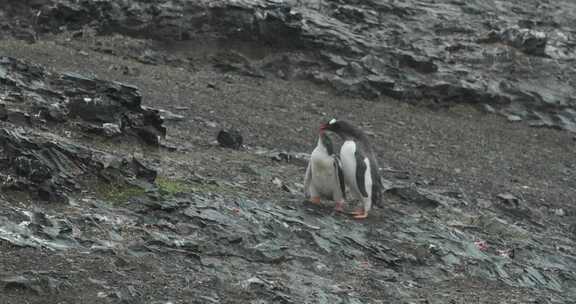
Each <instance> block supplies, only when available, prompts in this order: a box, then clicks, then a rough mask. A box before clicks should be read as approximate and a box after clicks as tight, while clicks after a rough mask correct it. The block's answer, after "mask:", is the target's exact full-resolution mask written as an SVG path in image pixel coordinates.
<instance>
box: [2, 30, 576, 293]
mask: <svg viewBox="0 0 576 304" xmlns="http://www.w3.org/2000/svg"><path fill="white" fill-rule="evenodd" d="M97 41H98V42H99V43H101V44H103V45H106V46H108V47H109V48H110V49H113V50H116V52H117V54H115V55H114V54H104V53H101V52H95V51H93V50H92V48H93V46H94V45H95V43H96V42H97ZM147 43H148V42H143V41H139V40H135V39H132V38H127V37H121V36H114V37H95V38H90V39H86V40H73V41H69V40H67V37H66V35H61V36H56V37H53V38H51V39H44V40H42V41H39V42H37V43H34V44H27V43H25V42H21V41H2V43H1V44H0V54H1V55H6V56H13V57H16V58H20V59H25V60H29V61H31V62H34V63H38V64H41V65H43V66H45V67H48V68H51V69H53V70H55V71H60V72H64V71H71V72H78V73H80V74H87V75H96V76H97V77H99V78H102V79H107V80H116V81H121V82H126V83H129V84H133V85H135V86H137V87H138V88H140V90H141V92H142V94H143V100H144V101H143V102H144V105H146V106H151V107H155V108H160V109H166V110H169V111H171V112H174V113H176V114H181V115H184V119H183V120H182V121H174V122H172V121H168V122H166V125H167V127H168V136H167V138H166V143H167V144H169V145H173V146H176V147H178V148H179V150H178V151H175V152H166V151H150V150H145V149H143V148H142V147H137V146H131V145H126V146H122V145H114V146H107V147H105V148H107V149H115V150H117V151H122V152H123V153H127V154H129V153H142V154H145V155H146V156H147V157H148V158H150V159H154V160H156V161H157V168H158V169H159V170H160V174H161V175H163V176H166V177H170V178H178V179H191V178H193V177H194V175H199V176H203V177H206V178H209V179H214V180H215V181H217V183H216V185H217V186H216V188H217V191H221V192H224V193H230V192H234V193H241V195H245V196H246V197H250V198H259V199H265V200H272V201H279V202H280V201H281V202H298V203H297V205H296V206H297V207H298V206H301V205H300V203H299V202H300V200H301V199H302V198H301V196H300V194H299V192H300V188H299V183H301V182H302V177H303V174H304V170H305V167H304V164H303V163H298V162H296V163H295V162H277V161H273V160H271V159H270V158H269V157H267V156H259V155H258V154H257V153H255V152H256V151H258V149H260V148H263V149H267V150H278V151H289V152H307V153H308V152H310V151H311V150H312V148H313V147H314V145H315V141H316V138H315V136H316V130H317V128H318V126H319V124H320V123H321V122H322V121H325V120H328V119H330V118H332V117H337V118H343V119H347V120H350V121H351V122H353V123H355V124H357V125H359V126H361V127H362V128H363V129H364V130H366V131H368V132H369V133H370V134H371V138H372V140H373V143H374V146H375V147H376V150H377V152H378V156H379V158H380V162H381V166H382V167H384V169H385V170H384V172H385V174H384V177H385V178H403V179H406V180H408V181H412V182H416V183H420V184H426V185H429V186H431V187H437V188H440V189H441V188H445V189H447V191H456V192H460V193H465V194H466V195H468V196H470V198H471V199H470V202H471V203H472V205H471V206H468V208H480V207H478V206H475V205H474V204H476V203H477V202H478V201H481V200H482V199H484V200H495V199H496V195H498V194H500V193H507V192H509V193H512V194H514V195H515V196H517V197H519V198H521V204H526V205H527V206H530V207H531V208H533V209H535V210H538V212H540V214H537V215H535V216H533V217H532V218H531V219H518V224H519V225H521V226H524V225H526V226H527V225H531V228H530V229H534V230H536V231H537V230H544V229H550V228H554V229H558V230H560V231H567V232H568V230H569V229H570V228H569V225H570V224H572V223H573V219H574V215H575V214H576V211H575V208H574V197H576V178H575V177H576V164H575V163H574V155H575V152H576V147H575V145H574V135H573V134H570V133H568V132H565V131H557V130H551V129H537V128H530V127H528V126H527V125H525V124H522V123H510V122H508V121H506V120H505V119H504V118H502V117H500V116H496V115H492V114H488V113H485V112H483V111H480V110H478V109H477V108H475V107H473V106H471V105H468V104H466V103H463V104H462V105H461V106H456V107H452V108H450V109H429V108H426V107H419V106H414V105H410V104H409V103H410V102H412V101H408V102H406V101H396V100H391V99H384V98H383V99H380V100H376V101H366V100H361V99H353V98H346V97H342V96H336V95H335V94H334V93H333V92H332V91H331V90H330V89H328V88H324V87H320V86H317V85H315V84H312V83H309V82H305V81H284V80H279V79H258V78H251V77H247V76H239V75H234V74H224V73H221V72H218V71H216V70H214V69H213V68H212V66H211V65H210V64H209V62H208V60H207V55H206V54H208V53H210V52H211V51H215V50H211V49H210V46H207V47H199V46H195V45H194V43H189V44H187V45H181V46H169V47H168V46H162V45H155V46H154V47H157V48H159V49H163V48H165V49H166V50H168V51H169V52H170V53H172V54H176V55H177V56H186V57H188V58H192V61H193V63H194V64H193V65H192V67H178V66H170V65H163V64H160V65H149V64H143V63H140V62H138V61H136V60H134V59H132V57H131V55H133V54H130V53H131V52H137V51H138V49H139V47H140V46H141V45H142V44H147ZM245 48H246V49H247V50H248V51H250V50H251V51H254V50H252V49H251V47H250V46H245ZM254 52H256V51H254ZM125 68H128V69H129V70H131V71H136V72H134V74H136V75H125V74H124V73H123V72H122V71H123V69H125ZM184 108H186V109H184ZM222 127H234V128H237V129H239V130H240V131H241V133H242V134H243V135H244V143H245V145H246V147H245V149H243V150H241V151H234V150H229V149H224V148H220V147H218V146H217V145H216V144H215V137H216V133H217V132H218V130H220V129H221V128H222ZM274 177H277V178H279V179H280V180H281V181H282V182H283V183H284V184H286V185H287V186H288V187H289V188H291V189H294V190H295V192H294V193H288V192H285V191H282V190H279V189H278V188H277V186H276V185H274V183H272V182H271V180H272V179H273V178H274ZM218 188H220V190H218ZM388 201H389V204H388V206H387V207H386V208H384V209H382V208H376V209H375V210H374V211H373V213H372V214H371V218H370V219H368V220H367V221H364V222H354V221H350V222H349V223H350V225H366V226H371V225H372V226H373V227H380V226H381V227H386V225H385V222H386V218H387V217H389V216H402V214H405V211H406V210H404V211H403V212H398V211H397V210H396V209H401V208H400V206H398V201H395V199H394V198H393V197H389V198H388ZM402 208H404V207H402ZM558 208H562V209H563V210H564V211H565V212H564V213H565V216H557V215H555V214H554V210H555V209H558ZM414 212H420V211H418V210H414ZM539 217H557V221H555V222H556V225H557V226H556V227H544V226H540V225H538V218H539ZM523 221H524V222H523ZM382 225H383V226H382ZM389 228H391V229H392V227H389ZM570 233H571V232H570ZM0 252H1V254H2V256H3V261H2V262H1V263H0V270H1V271H10V270H14V269H30V270H32V269H34V270H38V271H47V272H51V271H56V272H58V273H63V272H64V273H66V275H67V276H68V277H67V280H69V281H74V282H76V283H77V284H75V286H74V288H73V289H72V290H69V291H67V293H65V294H60V295H54V298H53V299H52V298H38V297H34V296H30V295H27V294H22V295H18V294H11V295H0V302H2V303H108V299H106V298H94V297H93V296H90V294H92V293H91V292H90V291H91V290H92V289H94V288H95V286H96V285H95V284H96V283H95V282H97V281H102V280H104V281H107V282H108V284H114V282H121V281H122V280H123V278H122V277H113V276H111V274H112V273H113V272H109V269H115V270H122V271H121V273H124V274H125V275H126V276H129V277H131V278H136V279H137V280H139V281H140V282H141V286H140V289H139V291H137V292H139V293H143V299H146V298H149V299H155V301H157V300H158V299H162V298H165V299H166V301H168V300H171V301H174V302H173V303H211V302H210V301H209V300H206V299H191V298H190V297H191V296H193V295H194V293H191V291H190V290H191V289H196V290H198V289H201V290H203V289H205V290H210V289H212V288H213V287H214V286H212V284H218V282H210V281H207V282H204V281H202V279H201V278H198V280H196V281H192V282H191V281H186V282H184V281H182V279H181V278H180V277H179V276H178V274H177V273H160V272H158V271H157V270H158V269H159V268H156V267H155V265H156V263H158V261H147V260H146V258H145V257H144V258H142V260H140V261H138V260H131V262H130V263H129V265H124V264H123V261H122V259H121V258H115V263H112V264H111V263H109V261H111V260H110V259H107V258H106V257H105V255H102V256H101V255H87V254H83V253H81V252H77V253H74V252H72V253H66V254H63V253H54V252H48V251H45V252H44V251H39V250H37V249H21V248H15V247H12V246H10V245H5V246H1V247H0ZM174 259H175V260H174V261H173V262H174V263H179V264H180V265H188V267H189V269H190V272H191V273H193V272H194V268H195V267H197V266H196V263H194V262H192V261H190V260H188V259H183V258H181V257H174ZM166 262H167V261H164V263H166ZM170 262H172V261H170ZM168 264H169V263H168ZM77 265H82V266H81V267H78V266H77ZM374 267H383V266H381V265H380V266H379V265H374ZM78 269H82V270H78ZM85 269H90V270H91V271H89V273H86V271H85ZM350 271H352V272H358V271H362V269H360V270H359V268H358V267H353V265H351V270H350ZM114 273H115V272H114ZM334 275H335V276H342V279H343V280H345V278H346V273H345V272H344V273H340V274H337V273H336V274H334ZM360 277H362V276H361V275H359V276H356V278H360ZM371 283H373V280H371V279H370V278H369V272H368V271H367V272H366V284H359V285H360V286H361V285H364V286H365V288H366V290H361V291H359V292H360V293H362V292H365V293H367V294H370V295H371V296H372V297H374V296H375V294H378V293H379V292H382V294H381V298H382V300H383V301H384V302H387V301H386V294H387V292H388V291H385V290H378V289H379V288H382V287H381V286H371V285H370V284H371ZM419 284H420V285H421V286H420V287H421V289H420V293H421V296H422V301H421V303H427V302H426V301H431V302H434V301H438V303H442V302H443V303H529V302H530V301H534V302H531V303H536V302H535V301H536V299H533V298H532V296H531V291H530V290H523V289H519V288H512V287H509V286H506V285H504V284H499V283H498V282H490V281H478V280H477V279H474V278H472V277H466V276H464V277H460V278H458V279H455V280H454V281H450V282H419ZM218 288H219V289H224V290H228V289H229V290H231V291H230V294H233V293H234V292H235V291H233V290H235V289H234V287H233V286H219V287H218ZM438 290H442V291H443V292H442V295H439V294H438ZM238 293H239V294H238V298H236V299H226V300H225V302H223V303H244V301H242V300H241V299H242V296H243V295H242V294H241V292H238ZM433 300H434V301H433ZM154 303H156V302H154ZM157 303H161V302H157ZM164 303H168V302H164ZM434 303H436V302H434Z"/></svg>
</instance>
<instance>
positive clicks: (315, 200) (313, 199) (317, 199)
mask: <svg viewBox="0 0 576 304" xmlns="http://www.w3.org/2000/svg"><path fill="white" fill-rule="evenodd" d="M310 202H311V203H312V204H316V205H318V204H320V197H319V196H313V197H311V198H310Z"/></svg>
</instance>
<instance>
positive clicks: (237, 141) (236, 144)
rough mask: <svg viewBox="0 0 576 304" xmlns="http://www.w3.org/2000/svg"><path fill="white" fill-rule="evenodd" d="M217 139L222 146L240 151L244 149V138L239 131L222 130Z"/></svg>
mask: <svg viewBox="0 0 576 304" xmlns="http://www.w3.org/2000/svg"><path fill="white" fill-rule="evenodd" d="M216 139H217V141H218V143H219V144H220V146H222V147H224V148H231V149H235V150H238V149H240V148H241V147H242V142H243V138H242V135H241V134H240V132H239V131H238V130H235V129H228V130H220V132H218V135H217V136H216Z"/></svg>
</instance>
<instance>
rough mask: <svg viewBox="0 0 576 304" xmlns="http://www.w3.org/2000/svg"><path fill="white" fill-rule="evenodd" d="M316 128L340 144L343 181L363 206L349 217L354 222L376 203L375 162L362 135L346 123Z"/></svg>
mask: <svg viewBox="0 0 576 304" xmlns="http://www.w3.org/2000/svg"><path fill="white" fill-rule="evenodd" d="M320 129H321V130H322V131H331V132H334V133H336V134H338V135H339V136H340V137H341V138H342V140H343V141H344V143H343V144H342V147H341V149H340V161H341V166H342V172H343V175H344V182H345V184H346V186H348V188H349V189H350V191H351V193H352V194H353V196H355V197H357V198H360V199H361V200H362V203H363V207H362V208H361V209H359V210H357V211H355V212H353V213H352V214H353V216H354V218H356V219H364V218H366V217H368V212H369V211H370V209H371V207H372V204H377V203H379V202H380V200H381V198H382V188H383V187H382V181H381V179H380V174H379V172H378V163H377V161H376V157H375V155H374V152H373V150H372V147H371V145H370V142H369V141H368V138H367V136H366V134H364V132H362V131H361V130H360V129H358V128H356V127H355V126H353V125H352V124H350V123H349V122H347V121H343V120H336V119H332V120H330V121H329V122H328V123H325V124H323V125H322V126H321V127H320Z"/></svg>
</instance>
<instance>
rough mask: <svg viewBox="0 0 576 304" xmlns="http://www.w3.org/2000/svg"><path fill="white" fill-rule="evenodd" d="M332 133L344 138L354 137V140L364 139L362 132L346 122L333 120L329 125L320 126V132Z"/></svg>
mask: <svg viewBox="0 0 576 304" xmlns="http://www.w3.org/2000/svg"><path fill="white" fill-rule="evenodd" d="M323 131H331V132H334V133H336V134H338V135H340V136H341V137H343V138H347V137H353V138H363V137H364V135H363V134H362V132H361V131H360V130H359V129H357V128H356V127H354V126H353V125H352V124H350V123H349V122H347V121H345V120H337V119H336V118H333V119H331V120H330V121H328V122H327V123H324V124H322V126H320V132H323Z"/></svg>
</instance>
